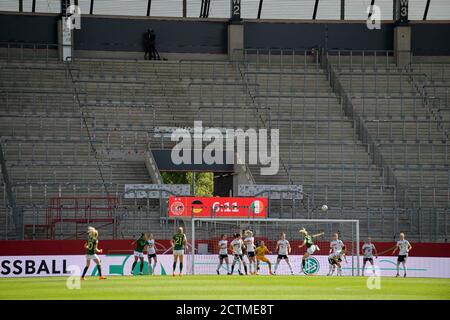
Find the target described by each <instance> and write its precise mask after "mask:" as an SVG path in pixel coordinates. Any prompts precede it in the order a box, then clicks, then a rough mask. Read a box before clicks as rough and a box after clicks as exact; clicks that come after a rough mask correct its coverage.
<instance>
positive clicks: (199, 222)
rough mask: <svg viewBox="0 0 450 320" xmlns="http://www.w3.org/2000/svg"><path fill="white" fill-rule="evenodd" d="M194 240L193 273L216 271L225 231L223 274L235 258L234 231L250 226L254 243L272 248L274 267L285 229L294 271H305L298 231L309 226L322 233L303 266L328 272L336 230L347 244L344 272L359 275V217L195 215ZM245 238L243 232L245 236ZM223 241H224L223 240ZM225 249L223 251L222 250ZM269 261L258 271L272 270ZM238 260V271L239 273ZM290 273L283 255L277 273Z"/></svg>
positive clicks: (310, 230)
mask: <svg viewBox="0 0 450 320" xmlns="http://www.w3.org/2000/svg"><path fill="white" fill-rule="evenodd" d="M191 227H192V229H191V239H190V240H191V244H192V248H194V250H190V255H189V256H188V257H189V262H188V263H189V264H190V268H189V269H190V272H191V273H192V274H216V272H217V271H216V270H217V268H218V265H219V249H220V247H219V241H220V240H221V237H222V236H223V235H225V236H224V238H225V240H226V241H227V246H226V247H227V248H228V249H227V251H226V254H227V256H228V261H229V269H227V265H226V262H223V264H222V265H221V267H220V268H219V272H220V273H221V274H226V273H227V271H231V265H232V263H233V260H234V256H233V254H232V250H231V249H230V248H229V247H230V244H231V242H232V241H233V239H234V237H233V236H234V235H235V234H236V233H239V234H241V235H243V232H244V231H245V230H251V231H252V233H253V237H254V240H255V244H256V245H258V244H261V243H262V242H264V245H265V246H266V247H267V249H268V250H269V251H270V253H267V254H266V255H265V257H266V258H267V259H268V261H269V262H271V264H272V269H273V268H274V266H275V264H276V261H277V258H278V252H275V249H276V245H277V242H278V240H279V239H280V234H281V233H284V234H285V237H286V240H288V241H289V244H290V246H291V252H290V253H289V255H288V257H289V261H290V264H291V267H292V269H293V273H294V274H295V275H298V274H303V273H301V271H302V256H303V255H304V254H305V252H307V246H303V247H301V248H299V246H300V245H302V244H303V242H304V235H303V234H301V233H299V230H300V229H301V228H304V229H305V230H307V232H308V234H309V235H317V234H321V233H322V232H323V235H320V236H317V237H315V238H313V241H314V245H316V246H317V247H318V249H316V251H315V252H314V253H313V254H312V255H310V256H309V258H307V259H306V260H305V267H304V270H305V272H306V273H307V274H309V275H326V274H327V273H328V271H329V262H328V256H329V254H330V242H331V241H332V236H333V234H335V233H337V234H338V235H339V239H340V240H342V241H343V242H344V244H345V248H346V250H345V252H346V254H345V256H344V257H342V262H341V266H342V274H343V275H352V276H356V275H359V221H358V220H328V219H320V220H311V219H264V220H256V219H231V218H222V219H219V218H195V219H192V226H191ZM242 239H244V236H243V237H242ZM222 244H223V243H222ZM221 253H222V254H223V253H224V252H223V251H222V252H221ZM248 264H249V260H248V257H247V256H246V255H245V251H244V257H243V263H242V266H241V267H242V271H243V272H244V265H247V266H248ZM268 266H269V265H268V263H267V262H264V261H260V265H259V269H260V270H259V274H262V275H265V274H269V268H268ZM237 268H238V263H236V267H235V272H234V274H237ZM281 274H286V275H288V274H291V271H290V269H289V266H288V264H287V263H286V261H285V260H284V259H283V260H281V261H280V263H279V265H278V268H277V275H281Z"/></svg>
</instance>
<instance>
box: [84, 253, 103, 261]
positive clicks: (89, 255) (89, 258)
mask: <svg viewBox="0 0 450 320" xmlns="http://www.w3.org/2000/svg"><path fill="white" fill-rule="evenodd" d="M86 259H87V260H95V259H97V260H98V261H100V258H99V257H98V255H96V254H87V255H86Z"/></svg>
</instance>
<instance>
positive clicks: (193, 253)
mask: <svg viewBox="0 0 450 320" xmlns="http://www.w3.org/2000/svg"><path fill="white" fill-rule="evenodd" d="M197 221H203V222H219V221H220V222H222V221H227V222H231V221H244V222H298V223H302V222H305V223H315V222H323V223H327V222H328V223H354V224H355V242H356V276H359V275H360V261H359V260H360V250H359V246H360V242H359V220H357V219H275V218H267V219H254V218H192V219H191V223H192V225H191V232H192V234H191V241H192V250H191V269H192V271H191V274H192V275H194V274H195V223H196V222H197Z"/></svg>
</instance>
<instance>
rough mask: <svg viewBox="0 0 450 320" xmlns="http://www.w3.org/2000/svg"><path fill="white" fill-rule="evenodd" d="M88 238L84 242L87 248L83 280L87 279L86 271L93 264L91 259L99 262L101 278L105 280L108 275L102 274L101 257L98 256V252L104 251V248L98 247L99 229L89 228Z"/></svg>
mask: <svg viewBox="0 0 450 320" xmlns="http://www.w3.org/2000/svg"><path fill="white" fill-rule="evenodd" d="M87 233H88V240H87V242H86V243H85V244H84V248H85V249H86V266H85V267H84V270H83V275H82V276H81V280H86V272H87V271H88V269H89V266H90V265H91V260H94V262H95V263H96V264H97V268H98V274H99V276H100V277H99V279H100V280H104V279H106V277H103V276H102V266H101V265H100V258H99V257H98V256H97V253H102V252H103V250H102V249H98V248H97V246H98V231H97V230H96V229H95V228H94V227H89V228H88V231H87Z"/></svg>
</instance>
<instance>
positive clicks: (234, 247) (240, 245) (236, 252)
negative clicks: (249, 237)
mask: <svg viewBox="0 0 450 320" xmlns="http://www.w3.org/2000/svg"><path fill="white" fill-rule="evenodd" d="M244 248H245V246H244V241H242V238H241V235H240V234H239V233H236V234H235V235H234V240H233V241H231V243H230V249H231V251H232V252H233V256H234V259H233V264H232V265H231V273H230V274H233V272H234V266H235V265H236V263H238V272H239V274H240V275H241V276H242V275H243V273H242V271H241V264H243V263H244V260H243V259H244V254H243V250H244Z"/></svg>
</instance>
